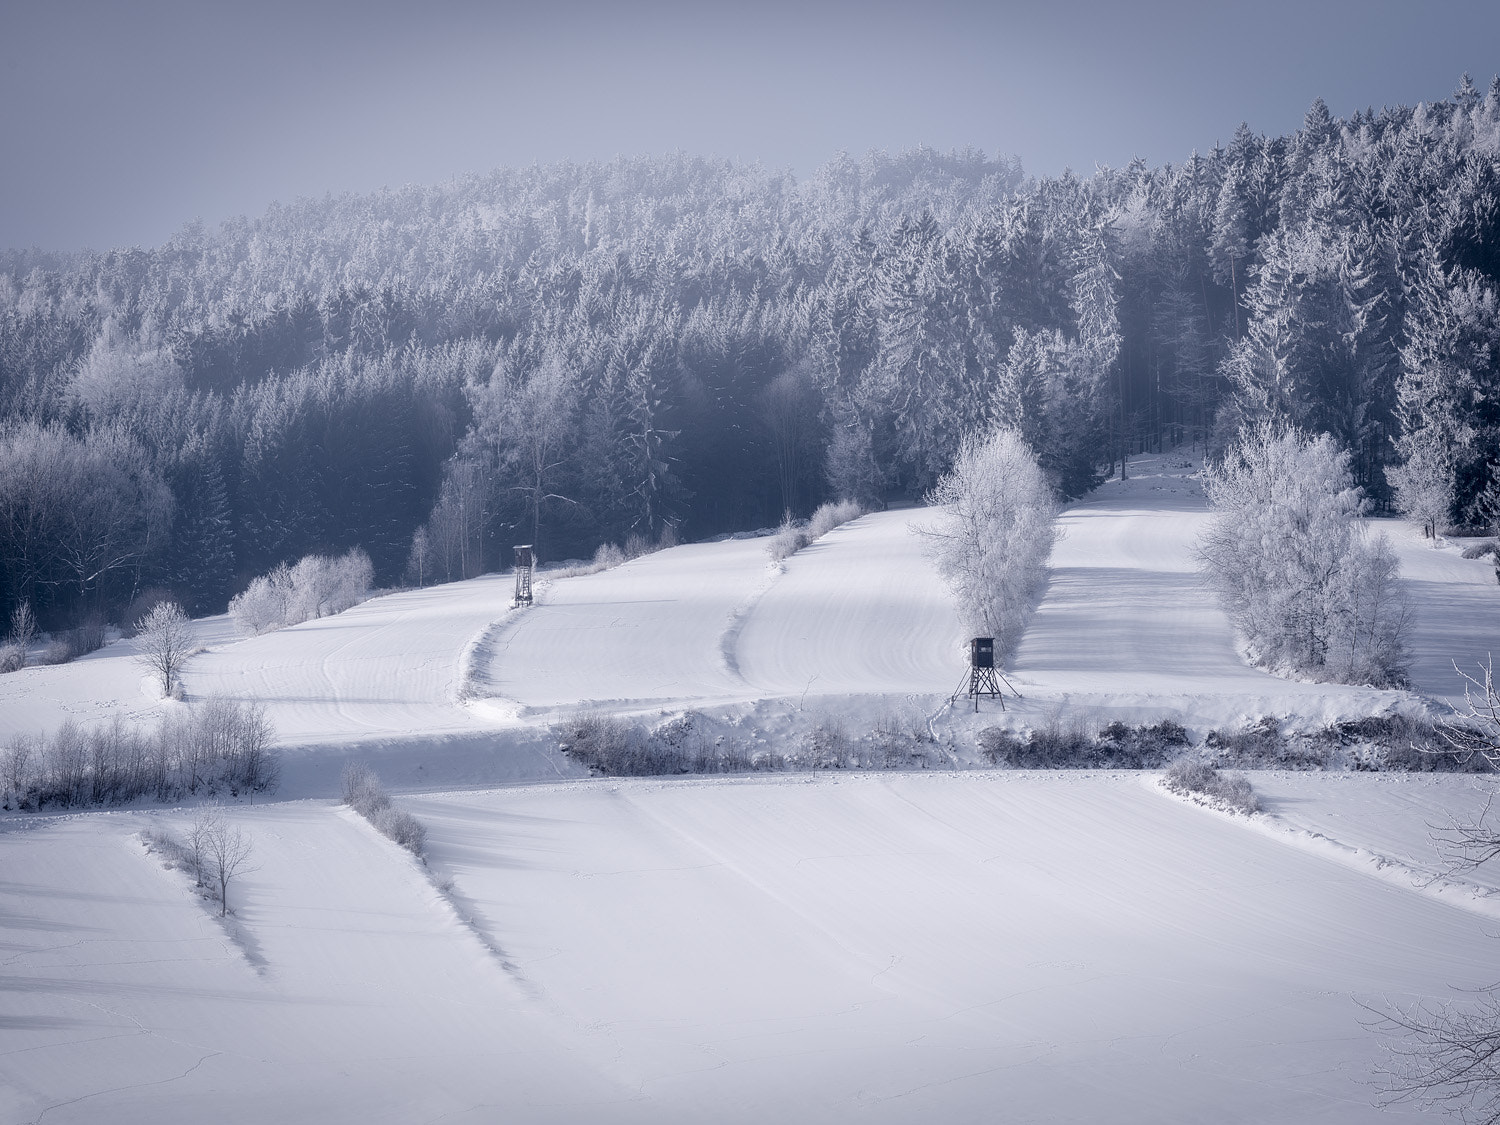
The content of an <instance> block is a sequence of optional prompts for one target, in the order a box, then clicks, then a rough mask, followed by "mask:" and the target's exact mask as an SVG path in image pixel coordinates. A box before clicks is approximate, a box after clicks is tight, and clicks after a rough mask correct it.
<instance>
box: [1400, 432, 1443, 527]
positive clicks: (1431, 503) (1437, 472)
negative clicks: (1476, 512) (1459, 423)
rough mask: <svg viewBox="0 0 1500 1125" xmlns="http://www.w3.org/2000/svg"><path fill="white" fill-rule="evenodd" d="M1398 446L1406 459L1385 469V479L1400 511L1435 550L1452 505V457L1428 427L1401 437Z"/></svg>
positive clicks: (1439, 437)
mask: <svg viewBox="0 0 1500 1125" xmlns="http://www.w3.org/2000/svg"><path fill="white" fill-rule="evenodd" d="M1401 444H1402V445H1403V446H1405V448H1406V460H1405V461H1404V462H1402V463H1401V464H1399V465H1392V466H1390V467H1389V468H1387V469H1386V471H1385V476H1386V479H1387V480H1388V481H1390V483H1391V487H1392V488H1394V489H1395V490H1396V504H1397V505H1398V506H1399V507H1400V509H1401V511H1402V512H1403V513H1404V514H1405V515H1406V516H1407V517H1408V518H1410V519H1414V520H1416V521H1417V522H1418V523H1420V524H1421V525H1422V534H1423V535H1424V536H1426V537H1427V538H1429V539H1431V540H1432V545H1433V546H1434V547H1436V546H1437V545H1438V532H1439V531H1441V530H1442V528H1443V525H1444V524H1445V523H1447V521H1448V510H1449V507H1450V506H1451V505H1452V503H1453V455H1452V453H1450V452H1449V450H1448V448H1447V446H1446V445H1445V444H1444V442H1443V441H1442V438H1441V435H1439V434H1438V432H1437V431H1436V429H1435V428H1431V427H1429V428H1428V429H1425V430H1417V431H1415V432H1414V433H1411V434H1408V435H1405V437H1404V438H1403V440H1402V443H1401Z"/></svg>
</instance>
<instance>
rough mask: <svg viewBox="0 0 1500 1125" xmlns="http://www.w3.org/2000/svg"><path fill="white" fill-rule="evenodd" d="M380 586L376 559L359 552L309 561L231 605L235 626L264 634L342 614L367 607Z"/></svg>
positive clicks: (258, 582) (278, 572)
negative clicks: (364, 603) (375, 584)
mask: <svg viewBox="0 0 1500 1125" xmlns="http://www.w3.org/2000/svg"><path fill="white" fill-rule="evenodd" d="M373 581H374V569H373V568H372V567H371V565H370V556H369V555H367V554H365V553H364V551H362V550H360V549H359V548H358V547H355V548H354V549H353V550H351V551H349V552H348V553H347V554H344V555H341V556H339V557H338V558H333V557H330V556H328V555H308V556H306V557H305V558H303V559H301V560H300V561H299V562H298V563H297V564H296V565H295V566H287V565H286V564H285V563H283V564H281V565H280V566H278V567H276V568H275V569H274V570H272V571H271V572H270V573H269V574H265V575H262V576H261V577H259V578H256V579H253V580H252V581H251V582H250V585H249V586H248V587H246V589H245V591H244V592H243V593H241V594H237V595H235V597H233V598H231V599H230V602H229V614H230V616H231V617H233V618H234V623H235V624H236V625H237V626H239V628H240V629H241V630H242V631H244V632H247V633H252V634H258V633H265V632H269V631H270V630H272V629H281V628H284V627H286V626H288V625H296V624H298V623H300V622H303V621H311V620H314V619H315V618H319V617H327V616H329V615H330V614H335V613H342V612H343V611H344V610H346V609H350V608H352V607H353V606H356V605H358V604H359V603H360V602H362V601H364V600H365V599H366V598H367V597H368V596H369V593H370V586H371V584H372V582H373Z"/></svg>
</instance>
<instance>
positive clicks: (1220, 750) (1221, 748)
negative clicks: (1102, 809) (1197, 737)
mask: <svg viewBox="0 0 1500 1125" xmlns="http://www.w3.org/2000/svg"><path fill="white" fill-rule="evenodd" d="M1446 725H1447V724H1443V726H1446ZM1440 730H1441V726H1440V725H1438V724H1434V723H1433V722H1432V721H1431V720H1430V719H1426V718H1421V717H1414V716H1409V715H1381V716H1371V717H1369V718H1364V719H1349V720H1345V721H1343V722H1339V723H1333V724H1331V725H1329V726H1326V727H1323V728H1321V729H1319V730H1311V731H1289V730H1284V729H1283V728H1282V724H1281V721H1280V720H1278V719H1276V718H1274V717H1265V718H1261V719H1259V720H1258V721H1256V722H1254V723H1251V724H1249V725H1248V726H1245V727H1242V728H1241V729H1239V730H1212V731H1209V732H1208V736H1207V737H1206V738H1205V739H1204V740H1203V752H1204V754H1205V755H1206V756H1207V758H1208V760H1210V761H1211V762H1212V764H1214V765H1217V766H1221V767H1223V766H1238V767H1240V768H1243V769H1294V770H1326V769H1349V770H1369V771H1376V772H1379V771H1384V770H1392V771H1398V772H1410V773H1453V772H1462V773H1480V772H1484V771H1485V770H1486V769H1488V768H1489V767H1488V766H1487V764H1486V762H1485V759H1484V758H1483V757H1477V758H1476V757H1473V756H1469V757H1464V756H1462V755H1459V754H1455V753H1454V752H1453V748H1452V746H1451V745H1449V744H1448V743H1447V742H1446V741H1445V740H1444V739H1443V738H1442V737H1440Z"/></svg>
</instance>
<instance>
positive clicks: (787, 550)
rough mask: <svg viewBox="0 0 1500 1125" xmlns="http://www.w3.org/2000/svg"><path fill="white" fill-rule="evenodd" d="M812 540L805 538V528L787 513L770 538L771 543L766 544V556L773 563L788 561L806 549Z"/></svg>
mask: <svg viewBox="0 0 1500 1125" xmlns="http://www.w3.org/2000/svg"><path fill="white" fill-rule="evenodd" d="M811 542H812V540H811V539H809V538H808V537H807V528H805V527H803V526H801V525H800V524H798V523H797V521H796V520H794V519H792V516H791V513H790V512H788V513H787V516H786V518H785V519H784V520H782V521H781V526H780V527H778V528H777V529H776V534H775V535H773V536H771V541H770V542H769V543H767V544H766V554H767V555H769V556H770V557H771V561H772V562H773V563H779V562H781V561H782V560H783V559H789V558H791V557H792V556H793V555H795V554H796V553H797V552H798V551H800V550H802V548H803V547H806V546H807V545H808V544H809V543H811Z"/></svg>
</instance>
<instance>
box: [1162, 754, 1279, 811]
mask: <svg viewBox="0 0 1500 1125" xmlns="http://www.w3.org/2000/svg"><path fill="white" fill-rule="evenodd" d="M1162 784H1164V785H1165V786H1166V787H1167V788H1168V789H1170V790H1172V792H1174V793H1181V794H1182V795H1183V796H1194V795H1196V796H1199V797H1206V798H1208V800H1209V803H1211V804H1214V805H1217V806H1219V807H1220V808H1223V809H1227V810H1228V811H1230V812H1239V813H1244V814H1245V815H1247V816H1248V815H1249V814H1251V813H1258V812H1260V798H1258V797H1257V796H1256V795H1255V790H1254V789H1252V788H1251V787H1250V782H1249V781H1248V780H1247V779H1246V778H1245V776H1244V775H1243V774H1225V773H1220V772H1219V771H1218V770H1216V769H1214V767H1213V766H1211V765H1208V764H1207V763H1206V762H1195V761H1191V760H1189V759H1187V758H1183V759H1182V760H1181V761H1177V762H1173V763H1172V765H1171V767H1170V768H1169V769H1168V770H1167V774H1166V776H1165V777H1164V778H1162Z"/></svg>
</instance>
